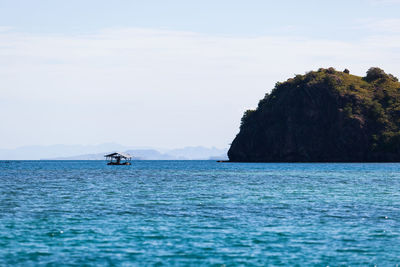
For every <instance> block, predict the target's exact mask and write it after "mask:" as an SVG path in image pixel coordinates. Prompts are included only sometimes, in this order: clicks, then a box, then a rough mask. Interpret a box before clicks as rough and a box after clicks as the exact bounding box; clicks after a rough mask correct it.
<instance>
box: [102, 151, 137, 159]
mask: <svg viewBox="0 0 400 267" xmlns="http://www.w3.org/2000/svg"><path fill="white" fill-rule="evenodd" d="M104 157H122V158H132V156H131V155H129V154H128V153H124V152H114V153H111V154H107V155H104Z"/></svg>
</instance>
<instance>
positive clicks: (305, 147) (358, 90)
mask: <svg viewBox="0 0 400 267" xmlns="http://www.w3.org/2000/svg"><path fill="white" fill-rule="evenodd" d="M228 157H229V160H230V161H232V162H399V161H400V83H399V82H398V79H397V78H396V77H394V76H393V75H391V74H386V73H385V72H384V71H383V70H382V69H380V68H370V69H369V70H368V71H367V74H366V76H365V77H359V76H355V75H351V74H350V73H349V71H348V70H347V69H346V70H344V71H343V72H342V71H336V70H335V69H334V68H328V69H322V68H321V69H319V70H318V71H311V72H308V73H306V74H305V75H296V76H295V77H294V78H291V79H289V80H287V81H286V82H283V83H279V82H278V83H277V84H276V86H275V88H274V89H273V90H272V91H271V93H270V94H266V96H265V97H264V99H262V100H260V102H259V103H258V107H257V109H255V110H247V111H246V112H245V113H244V115H243V118H242V121H241V126H240V132H239V133H238V134H237V136H236V138H235V139H234V140H233V142H232V144H231V147H230V149H229V151H228Z"/></svg>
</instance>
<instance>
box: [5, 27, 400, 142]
mask: <svg viewBox="0 0 400 267" xmlns="http://www.w3.org/2000/svg"><path fill="white" fill-rule="evenodd" d="M380 38H386V39H380ZM381 40H384V41H381ZM398 40H399V36H397V35H385V36H375V37H374V36H371V37H368V38H365V39H364V40H360V41H357V42H344V41H334V40H318V39H306V38H302V37H297V38H295V37H276V36H261V37H257V38H236V37H220V36H210V35H203V34H196V33H192V32H176V31H164V30H153V29H137V28H126V29H105V30H103V31H101V32H98V33H95V34H91V35H85V36H82V35H79V36H68V35H57V36H55V35H34V34H22V33H15V32H10V31H8V32H0V61H1V62H2V64H1V65H0V81H1V85H0V86H1V88H0V90H1V92H2V97H1V98H0V120H1V121H2V124H3V126H2V129H3V130H2V131H1V132H0V140H5V141H3V143H1V144H0V147H6V146H9V147H12V146H18V145H25V144H53V143H65V144H70V143H83V144H92V143H101V142H105V141H116V142H121V143H124V144H127V145H148V146H166V147H168V146H169V147H177V146H184V145H216V146H219V147H223V146H227V145H228V143H230V142H231V141H232V138H233V137H234V136H235V134H236V133H237V131H238V125H239V122H240V117H241V115H242V114H241V113H242V111H243V109H244V108H245V107H251V106H252V107H255V106H256V105H257V102H258V100H259V99H260V98H261V97H262V96H263V95H264V94H265V93H266V92H267V91H269V90H270V89H272V87H273V85H274V84H275V82H276V81H282V80H285V79H287V78H289V77H291V76H293V74H294V73H302V72H306V71H308V70H311V69H317V68H319V67H329V66H334V67H336V68H338V69H344V68H345V67H347V68H349V69H350V70H351V71H352V72H353V73H356V74H361V75H362V74H363V73H364V72H365V71H366V70H367V69H368V68H369V67H370V66H381V67H382V68H384V69H385V70H387V71H389V72H392V73H393V74H395V75H398V74H399V73H396V71H397V72H398V71H399V69H400V68H399V62H400V61H399V53H398V49H399V48H400V42H398Z"/></svg>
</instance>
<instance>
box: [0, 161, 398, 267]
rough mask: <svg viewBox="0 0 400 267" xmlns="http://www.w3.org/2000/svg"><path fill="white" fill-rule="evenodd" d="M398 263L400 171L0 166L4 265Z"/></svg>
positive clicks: (158, 164) (368, 167)
mask: <svg viewBox="0 0 400 267" xmlns="http://www.w3.org/2000/svg"><path fill="white" fill-rule="evenodd" d="M396 264H400V164H279V163H268V164H250V163H243V164H241V163H240V164H239V163H217V162H213V161H134V162H133V164H132V165H131V166H107V165H106V163H105V162H104V161H0V265H10V266H21V265H23V266H26V265H29V266H30V265H50V266H51V265H96V266H98V265H100V266H109V265H115V266H120V265H122V266H131V265H139V266H148V265H167V266H168V265H193V266H197V265H205V266H209V265H215V266H221V265H226V266H236V265H246V266H257V265H259V266H265V265H300V266H304V265H317V266H326V265H330V266H337V265H378V266H394V265H396Z"/></svg>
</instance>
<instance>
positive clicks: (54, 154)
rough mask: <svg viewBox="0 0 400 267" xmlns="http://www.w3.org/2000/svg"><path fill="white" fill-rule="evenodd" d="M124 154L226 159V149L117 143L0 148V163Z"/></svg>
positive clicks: (140, 157) (138, 157) (144, 157)
mask: <svg viewBox="0 0 400 267" xmlns="http://www.w3.org/2000/svg"><path fill="white" fill-rule="evenodd" d="M114 151H121V152H127V153H129V154H131V155H132V156H133V157H134V160H226V159H227V149H219V148H215V147H211V148H207V147H202V146H196V147H184V148H179V149H169V150H166V149H157V148H151V147H127V146H123V145H120V144H114V143H105V144H100V145H91V146H85V145H51V146H24V147H19V148H16V149H0V160H44V159H46V160H103V159H104V154H107V153H109V152H114Z"/></svg>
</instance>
